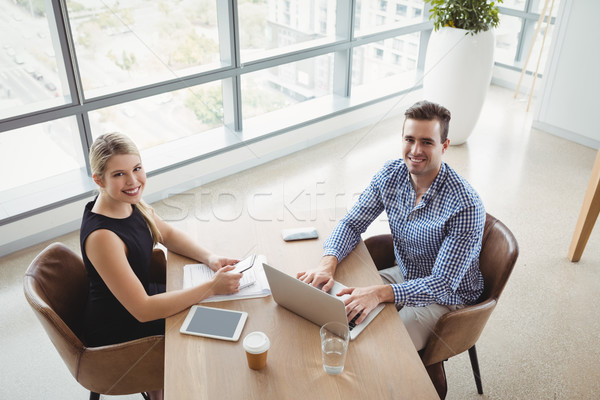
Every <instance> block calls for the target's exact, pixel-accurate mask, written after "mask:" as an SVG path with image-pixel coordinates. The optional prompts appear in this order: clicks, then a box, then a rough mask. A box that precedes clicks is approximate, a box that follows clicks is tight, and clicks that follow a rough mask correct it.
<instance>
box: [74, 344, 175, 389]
mask: <svg viewBox="0 0 600 400" xmlns="http://www.w3.org/2000/svg"><path fill="white" fill-rule="evenodd" d="M164 355H165V337H164V336H162V335H156V336H148V337H144V338H141V339H136V340H131V341H129V342H124V343H117V344H112V345H107V346H100V347H88V348H86V350H85V352H84V353H83V354H82V355H81V360H80V363H79V373H78V376H77V377H76V378H77V381H78V382H79V383H81V385H83V386H84V387H85V388H87V389H88V390H91V391H93V392H96V393H103V394H107V395H124V394H132V393H139V392H146V391H151V390H158V389H162V388H163V386H164Z"/></svg>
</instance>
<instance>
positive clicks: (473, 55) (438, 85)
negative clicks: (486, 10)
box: [423, 27, 495, 145]
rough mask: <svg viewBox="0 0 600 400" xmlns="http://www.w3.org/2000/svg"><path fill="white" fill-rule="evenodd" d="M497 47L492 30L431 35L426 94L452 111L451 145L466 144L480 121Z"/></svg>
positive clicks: (455, 30) (452, 30)
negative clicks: (475, 32)
mask: <svg viewBox="0 0 600 400" xmlns="http://www.w3.org/2000/svg"><path fill="white" fill-rule="evenodd" d="M494 47H495V35H494V31H493V30H492V29H490V30H487V31H484V32H479V33H477V34H475V35H471V34H469V33H468V31H466V30H464V29H458V28H449V27H448V28H441V29H440V30H439V31H437V32H435V31H434V32H432V33H431V37H430V38H429V44H428V45H427V55H426V58H425V72H424V78H423V94H424V98H425V99H426V100H429V101H433V102H435V103H438V104H440V105H442V106H444V107H446V108H447V109H448V110H450V113H451V114H452V118H451V120H450V130H449V132H448V138H449V139H450V144H451V145H459V144H462V143H464V142H465V141H466V140H467V139H468V138H469V136H470V135H471V133H472V132H473V128H474V127H475V124H476V123H477V120H478V119H479V114H480V113H481V109H482V107H483V102H484V100H485V96H486V94H487V90H488V88H489V86H490V81H491V78H492V67H493V64H494Z"/></svg>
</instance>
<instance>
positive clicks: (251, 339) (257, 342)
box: [244, 331, 271, 354]
mask: <svg viewBox="0 0 600 400" xmlns="http://www.w3.org/2000/svg"><path fill="white" fill-rule="evenodd" d="M269 347H271V342H270V341H269V338H268V336H267V335H266V334H265V333H263V332H258V331H257V332H251V333H249V334H247V335H246V337H245V338H244V349H245V350H246V351H247V352H248V353H251V354H259V353H262V352H265V351H267V350H269Z"/></svg>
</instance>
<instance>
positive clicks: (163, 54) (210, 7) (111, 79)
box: [67, 0, 220, 98]
mask: <svg viewBox="0 0 600 400" xmlns="http://www.w3.org/2000/svg"><path fill="white" fill-rule="evenodd" d="M67 6H68V11H69V21H70V24H71V29H72V31H73V39H74V41H75V49H76V54H77V62H78V65H79V69H80V72H81V79H82V82H83V88H84V92H85V96H86V98H90V97H94V96H99V95H103V94H107V93H111V92H116V91H121V90H125V89H130V88H132V87H137V86H142V85H146V84H151V83H155V82H159V81H163V80H170V79H175V78H178V77H181V76H186V75H190V74H194V73H198V72H201V71H204V70H207V69H210V68H214V67H216V66H220V63H219V34H218V28H217V8H216V0H182V1H178V2H177V3H176V5H173V4H172V3H171V2H164V1H160V2H154V1H142V0H137V1H127V2H119V1H118V0H108V1H106V0H103V1H79V2H77V1H67Z"/></svg>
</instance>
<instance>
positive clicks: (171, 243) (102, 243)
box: [80, 133, 242, 399]
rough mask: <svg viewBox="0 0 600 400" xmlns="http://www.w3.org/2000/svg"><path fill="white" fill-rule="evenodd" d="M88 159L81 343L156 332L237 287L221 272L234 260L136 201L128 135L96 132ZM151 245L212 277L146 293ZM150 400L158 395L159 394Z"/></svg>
mask: <svg viewBox="0 0 600 400" xmlns="http://www.w3.org/2000/svg"><path fill="white" fill-rule="evenodd" d="M90 164H91V169H92V173H93V179H94V181H95V182H96V184H97V185H98V187H99V189H100V194H99V195H98V196H97V197H96V199H95V200H94V201H91V202H90V203H88V204H87V205H86V207H85V211H84V215H83V220H82V224H81V233H80V241H81V252H82V255H83V260H84V263H85V267H86V270H87V273H88V278H89V282H90V286H89V290H90V292H89V295H88V302H87V305H86V311H85V320H84V336H85V340H86V343H87V345H88V346H91V347H94V346H102V345H107V344H113V343H121V342H125V341H129V340H132V339H137V338H140V337H145V336H151V335H160V334H164V330H165V328H164V318H165V317H168V316H170V315H173V314H176V313H178V312H180V311H182V310H184V309H186V308H188V307H190V306H191V305H193V304H195V303H198V302H200V301H202V300H203V299H205V298H207V297H210V296H212V295H216V294H230V293H236V292H237V291H238V290H239V289H238V287H239V280H240V278H241V277H242V274H239V273H233V272H229V271H231V270H232V269H233V268H234V267H232V266H231V265H232V264H235V263H236V262H237V261H238V260H235V259H230V258H225V257H220V256H218V255H215V254H213V253H211V252H210V251H208V250H207V249H205V248H203V247H201V246H200V245H198V244H196V243H194V242H193V241H192V240H191V239H190V238H189V237H188V236H186V235H185V234H184V233H183V232H182V231H180V230H178V229H176V228H174V227H172V226H170V225H168V224H167V223H166V222H164V221H163V220H162V219H161V218H160V217H159V216H158V215H156V214H155V213H154V211H153V209H152V208H150V207H149V206H148V205H147V204H146V203H144V202H143V201H142V193H143V191H144V187H145V184H146V173H145V172H144V169H143V167H142V161H141V158H140V154H139V151H138V149H137V147H136V146H135V144H134V143H133V142H132V141H131V140H130V139H129V138H127V137H126V136H124V135H120V134H115V133H111V134H106V135H102V136H100V137H99V138H98V139H96V140H95V141H94V143H93V144H92V147H91V149H90ZM157 243H162V244H163V245H164V246H166V247H167V248H168V249H169V250H171V251H174V252H176V253H179V254H182V255H184V256H187V257H190V258H192V259H195V260H198V261H200V262H202V263H204V264H206V265H208V266H209V267H210V268H211V269H213V270H214V271H216V274H215V276H214V278H213V279H212V280H211V281H209V282H206V283H204V284H202V285H200V286H196V287H193V288H189V289H184V290H177V291H170V292H168V293H166V292H164V288H163V289H162V290H159V291H161V293H152V292H153V291H152V290H151V289H150V282H149V267H150V259H151V256H152V249H153V247H154V245H156V244H157ZM150 398H152V399H160V398H162V391H158V392H155V393H150Z"/></svg>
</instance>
